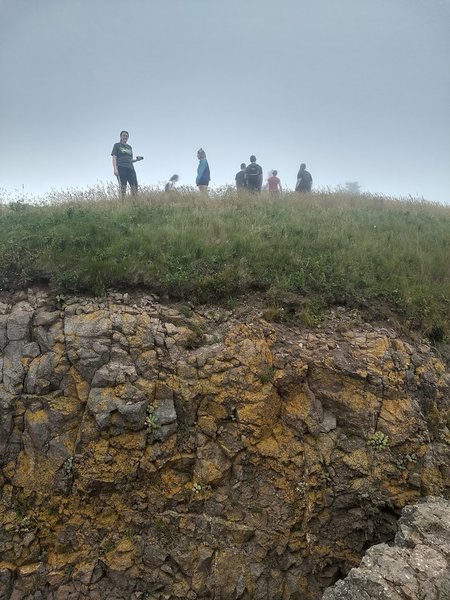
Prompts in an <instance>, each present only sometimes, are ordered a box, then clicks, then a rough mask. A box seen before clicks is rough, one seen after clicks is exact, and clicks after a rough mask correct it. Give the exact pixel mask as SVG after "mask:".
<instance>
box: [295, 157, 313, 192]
mask: <svg viewBox="0 0 450 600" xmlns="http://www.w3.org/2000/svg"><path fill="white" fill-rule="evenodd" d="M312 182H313V179H312V177H311V173H310V172H309V171H307V170H306V165H305V163H302V164H301V165H300V170H299V172H298V173H297V183H296V184H295V191H296V192H310V191H311V186H312Z"/></svg>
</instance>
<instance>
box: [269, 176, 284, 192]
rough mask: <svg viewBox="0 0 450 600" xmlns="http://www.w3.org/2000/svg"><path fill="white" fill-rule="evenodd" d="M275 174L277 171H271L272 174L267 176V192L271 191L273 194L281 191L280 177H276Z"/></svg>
mask: <svg viewBox="0 0 450 600" xmlns="http://www.w3.org/2000/svg"><path fill="white" fill-rule="evenodd" d="M277 175H278V171H272V176H271V177H269V179H268V180H267V184H268V186H269V192H272V193H273V194H275V193H277V192H282V191H283V190H282V188H281V181H280V178H279V177H277Z"/></svg>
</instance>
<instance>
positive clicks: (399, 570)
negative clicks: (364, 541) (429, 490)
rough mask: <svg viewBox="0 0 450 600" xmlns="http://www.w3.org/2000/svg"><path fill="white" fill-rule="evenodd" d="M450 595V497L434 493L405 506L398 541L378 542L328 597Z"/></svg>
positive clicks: (409, 599)
mask: <svg viewBox="0 0 450 600" xmlns="http://www.w3.org/2000/svg"><path fill="white" fill-rule="evenodd" d="M422 598H423V599H424V600H446V599H447V600H448V599H449V598H450V502H448V501H446V500H444V499H442V498H440V499H438V498H429V499H426V500H424V501H422V502H419V503H418V504H417V505H415V506H407V507H406V508H404V509H403V512H402V517H401V519H400V521H399V531H398V533H397V535H396V536H395V546H394V547H391V546H388V545H386V544H379V545H377V546H372V548H370V550H368V552H367V554H366V555H365V557H364V559H363V561H362V563H361V565H360V567H358V568H357V569H352V570H351V571H350V573H349V575H348V576H347V577H346V578H345V579H344V580H342V581H339V582H338V583H337V584H336V585H335V586H333V587H332V588H329V589H328V590H327V591H326V592H325V594H324V596H323V600H420V599H422Z"/></svg>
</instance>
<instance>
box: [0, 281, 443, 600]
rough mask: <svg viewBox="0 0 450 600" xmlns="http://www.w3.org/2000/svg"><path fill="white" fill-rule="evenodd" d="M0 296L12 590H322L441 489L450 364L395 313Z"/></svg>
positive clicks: (0, 452) (304, 595)
mask: <svg viewBox="0 0 450 600" xmlns="http://www.w3.org/2000/svg"><path fill="white" fill-rule="evenodd" d="M2 301H3V302H2V303H1V304H0V350H1V352H2V354H1V358H0V367H1V371H0V373H1V374H0V457H1V463H0V466H1V472H0V485H1V499H0V523H1V529H0V561H1V562H0V599H1V600H3V599H12V600H24V599H30V600H31V599H33V600H39V599H44V598H45V599H49V600H63V599H64V600H65V599H70V600H81V599H84V598H89V599H91V600H96V599H99V600H103V599H106V598H108V600H119V599H127V600H129V599H139V598H151V599H155V600H156V599H166V598H187V599H195V598H216V599H224V600H227V599H237V598H242V599H250V598H251V599H257V600H262V599H269V598H270V599H271V600H277V599H280V600H290V599H292V600H293V599H298V600H299V599H302V600H314V599H317V598H320V597H321V595H322V593H323V591H324V590H325V588H327V587H329V586H330V585H332V584H333V583H335V582H336V581H337V580H338V579H340V578H341V577H343V576H345V575H346V574H347V573H348V572H349V570H350V569H351V568H352V567H355V566H357V565H358V564H359V562H360V560H361V557H362V556H363V555H364V553H365V551H366V550H367V549H368V548H369V547H370V546H372V545H374V544H376V543H380V542H381V543H382V542H386V541H391V540H392V539H393V538H394V536H395V533H396V528H397V525H396V524H397V519H398V516H399V514H400V511H401V509H402V508H403V507H404V506H405V505H407V504H412V503H415V502H416V501H417V500H418V499H419V498H420V497H423V496H428V495H435V496H440V495H445V494H448V489H449V484H450V470H449V465H450V451H449V441H450V439H449V429H448V427H449V422H450V421H449V415H450V400H449V397H450V394H449V390H450V379H449V375H448V373H447V372H446V368H445V365H444V364H443V362H442V361H441V360H440V359H439V357H437V356H436V355H435V354H434V353H433V351H432V349H431V348H430V347H429V346H428V345H427V344H425V343H413V342H412V341H411V340H408V339H407V338H406V337H404V336H401V335H399V334H398V333H397V332H396V331H395V330H394V329H392V328H389V327H384V328H382V327H375V326H372V325H369V324H367V323H364V322H363V321H362V320H361V319H360V317H359V316H358V314H357V313H351V314H348V313H346V312H345V311H344V310H342V311H337V312H335V313H334V314H332V313H330V314H329V315H328V318H327V320H326V321H325V322H324V323H323V325H322V326H321V327H320V328H317V329H314V330H312V329H308V328H306V327H299V326H293V325H292V326H289V325H287V324H279V323H272V322H268V321H266V320H264V318H263V315H262V313H261V311H258V310H257V309H256V308H254V307H246V306H245V305H242V306H241V307H239V308H238V309H235V310H234V311H232V310H225V309H223V308H212V307H206V308H205V307H204V308H202V309H196V310H194V309H193V308H192V307H190V306H187V305H163V304H160V303H158V302H157V301H156V299H155V298H153V297H151V296H140V297H136V298H134V299H133V300H131V299H130V298H129V297H128V295H127V294H110V295H109V296H108V297H106V298H105V299H103V300H98V299H89V298H65V299H63V298H61V297H56V298H54V297H52V296H50V295H49V294H47V293H46V292H45V291H39V290H34V291H29V292H28V293H22V294H16V295H14V296H6V295H5V296H4V297H3V298H2Z"/></svg>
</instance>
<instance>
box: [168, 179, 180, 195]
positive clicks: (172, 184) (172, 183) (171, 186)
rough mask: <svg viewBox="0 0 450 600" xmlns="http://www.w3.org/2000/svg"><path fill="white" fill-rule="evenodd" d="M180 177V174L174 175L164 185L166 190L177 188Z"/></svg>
mask: <svg viewBox="0 0 450 600" xmlns="http://www.w3.org/2000/svg"><path fill="white" fill-rule="evenodd" d="M179 179H180V177H179V175H172V177H171V178H170V179H169V181H168V182H167V183H166V185H165V187H164V191H165V192H171V191H172V190H174V189H175V184H176V182H177V181H178V180H179Z"/></svg>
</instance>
